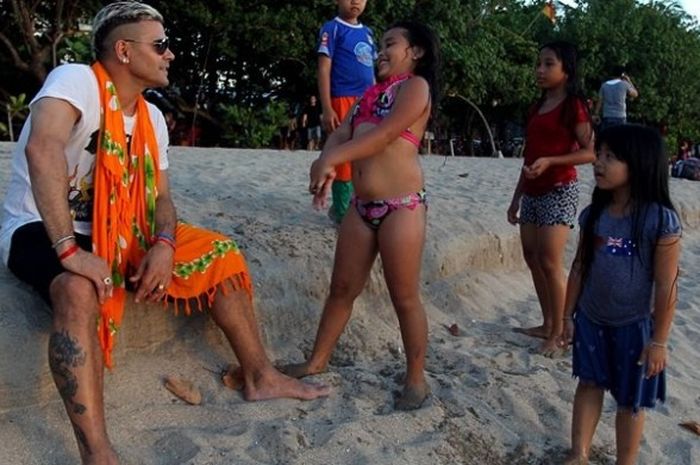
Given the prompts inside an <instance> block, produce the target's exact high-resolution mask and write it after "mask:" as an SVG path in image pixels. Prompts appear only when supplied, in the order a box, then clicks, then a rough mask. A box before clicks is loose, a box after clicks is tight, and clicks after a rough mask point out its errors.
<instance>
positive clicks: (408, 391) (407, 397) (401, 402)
mask: <svg viewBox="0 0 700 465" xmlns="http://www.w3.org/2000/svg"><path fill="white" fill-rule="evenodd" d="M429 395H430V386H428V383H426V382H423V383H422V384H417V385H409V384H407V385H406V386H404V388H403V392H402V393H401V395H400V396H399V397H398V398H397V399H396V402H395V403H394V408H395V409H396V410H416V409H419V408H421V406H422V405H423V402H425V399H427V398H428V396H429Z"/></svg>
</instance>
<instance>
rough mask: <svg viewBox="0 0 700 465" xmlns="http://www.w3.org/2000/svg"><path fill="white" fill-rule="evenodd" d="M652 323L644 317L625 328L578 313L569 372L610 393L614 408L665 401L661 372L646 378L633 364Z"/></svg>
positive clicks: (651, 406)
mask: <svg viewBox="0 0 700 465" xmlns="http://www.w3.org/2000/svg"><path fill="white" fill-rule="evenodd" d="M652 333H653V324H652V320H651V318H650V317H649V318H645V319H643V320H640V321H636V322H634V323H630V324H628V325H625V326H605V325H599V324H596V323H594V322H592V321H591V320H590V319H589V318H588V317H587V316H586V315H585V314H584V313H583V312H582V311H577V312H576V314H575V316H574V345H573V373H574V376H575V377H577V378H578V379H579V380H580V381H581V382H584V383H588V384H594V385H596V386H598V387H600V388H602V389H605V390H607V391H610V394H612V396H613V398H614V399H615V401H616V402H617V406H618V408H625V409H631V410H632V411H634V412H637V411H639V409H640V408H653V407H655V406H656V402H657V401H659V400H660V401H661V402H664V401H665V399H666V378H665V373H664V372H663V371H662V372H661V373H659V374H658V375H657V376H654V377H653V378H650V379H647V378H646V377H645V373H646V366H640V365H638V364H637V361H638V360H639V357H640V356H641V353H642V350H643V349H644V347H645V346H646V345H647V344H648V343H649V341H650V340H651V336H652Z"/></svg>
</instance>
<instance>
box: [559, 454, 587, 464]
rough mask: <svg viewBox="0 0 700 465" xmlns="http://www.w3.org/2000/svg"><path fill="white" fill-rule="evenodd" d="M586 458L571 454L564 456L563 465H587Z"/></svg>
mask: <svg viewBox="0 0 700 465" xmlns="http://www.w3.org/2000/svg"><path fill="white" fill-rule="evenodd" d="M587 464H588V457H586V456H585V455H583V454H580V455H579V454H574V453H573V452H572V453H570V454H569V455H567V456H566V458H565V459H564V463H563V465H587Z"/></svg>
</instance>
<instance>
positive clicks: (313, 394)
mask: <svg viewBox="0 0 700 465" xmlns="http://www.w3.org/2000/svg"><path fill="white" fill-rule="evenodd" d="M330 392H331V388H330V387H328V386H326V385H325V384H315V383H314V384H312V383H303V382H301V381H299V380H297V379H294V378H290V377H289V376H286V375H283V374H282V373H280V372H279V371H277V370H275V369H270V370H268V371H267V372H265V373H263V374H261V376H260V377H259V378H258V379H252V380H250V381H249V382H246V383H245V386H244V387H243V397H244V398H245V400H248V401H255V400H268V399H280V398H287V399H300V400H312V399H316V398H318V397H326V396H328V394H330Z"/></svg>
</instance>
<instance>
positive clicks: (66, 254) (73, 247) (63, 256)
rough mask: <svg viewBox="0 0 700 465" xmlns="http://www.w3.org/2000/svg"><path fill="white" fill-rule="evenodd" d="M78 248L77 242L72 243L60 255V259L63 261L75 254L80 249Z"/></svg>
mask: <svg viewBox="0 0 700 465" xmlns="http://www.w3.org/2000/svg"><path fill="white" fill-rule="evenodd" d="M78 249H79V247H78V246H77V245H76V244H73V245H71V246H70V247H68V248H67V249H66V250H64V251H63V253H62V254H61V255H59V256H58V261H60V262H62V261H63V260H65V259H66V258H68V257H71V256H73V255H75V253H76V252H77V251H78Z"/></svg>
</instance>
